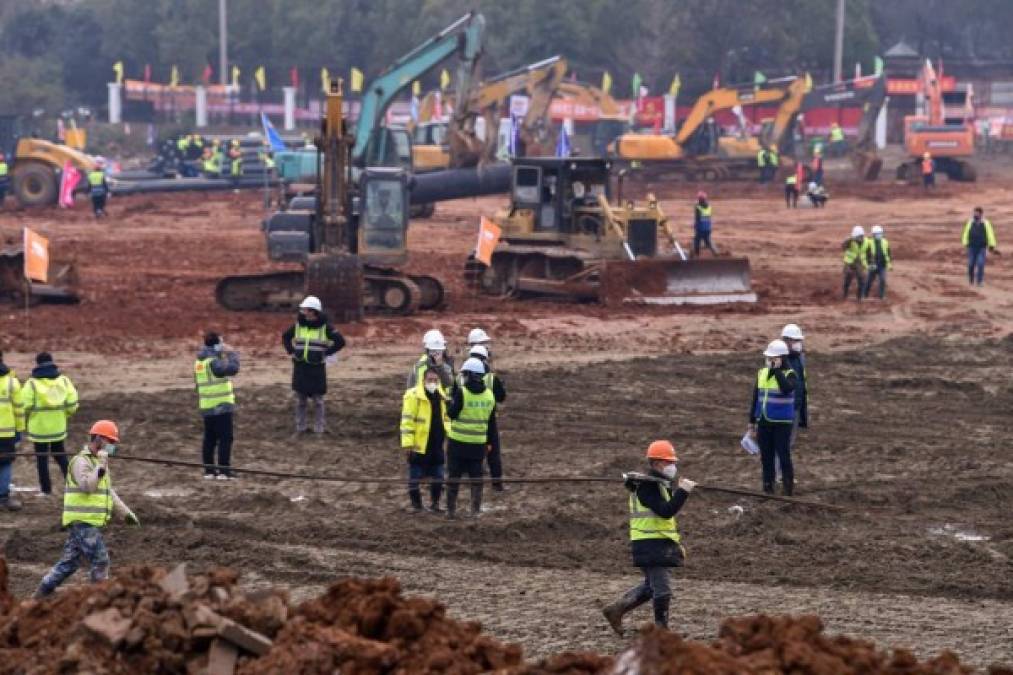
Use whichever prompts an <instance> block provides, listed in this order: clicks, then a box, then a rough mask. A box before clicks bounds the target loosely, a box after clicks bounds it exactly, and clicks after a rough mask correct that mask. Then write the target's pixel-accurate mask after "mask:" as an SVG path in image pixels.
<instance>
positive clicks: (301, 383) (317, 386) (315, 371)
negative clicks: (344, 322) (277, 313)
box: [281, 314, 345, 396]
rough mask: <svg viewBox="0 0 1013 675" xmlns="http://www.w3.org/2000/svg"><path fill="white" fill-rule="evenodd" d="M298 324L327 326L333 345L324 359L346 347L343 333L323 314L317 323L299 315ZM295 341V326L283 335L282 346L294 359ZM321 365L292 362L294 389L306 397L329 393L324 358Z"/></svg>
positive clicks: (298, 361)
mask: <svg viewBox="0 0 1013 675" xmlns="http://www.w3.org/2000/svg"><path fill="white" fill-rule="evenodd" d="M297 323H298V325H300V326H308V327H310V328H320V327H321V326H326V327H327V329H326V331H325V332H326V334H327V339H328V340H330V341H331V343H332V344H331V345H330V346H329V347H328V348H327V350H326V352H325V354H324V357H326V356H330V355H331V354H336V353H337V352H339V351H341V350H342V349H343V348H344V347H345V338H344V337H342V335H341V333H339V332H338V331H336V330H334V326H332V325H331V324H330V322H329V321H328V320H327V315H326V314H321V315H320V316H319V317H317V319H316V320H315V321H310V320H308V319H307V318H306V317H304V316H303V315H302V314H300V315H299V317H298V319H297ZM294 339H295V325H292V326H290V327H289V329H288V330H286V331H285V332H284V333H282V335H281V344H282V345H283V346H284V347H285V351H286V352H288V353H289V354H290V355H292V356H293V357H294V356H295V347H293V346H292V340H294ZM324 357H321V360H320V362H319V363H306V362H305V361H301V360H295V359H293V361H292V389H293V390H294V391H296V392H298V393H300V394H303V395H304V396H321V395H323V394H326V393H327V368H326V366H325V364H324V362H323V358H324Z"/></svg>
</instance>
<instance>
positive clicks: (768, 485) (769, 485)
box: [763, 483, 774, 495]
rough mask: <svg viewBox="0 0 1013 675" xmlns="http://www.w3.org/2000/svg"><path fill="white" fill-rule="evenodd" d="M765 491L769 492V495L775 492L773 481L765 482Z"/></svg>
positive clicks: (765, 492)
mask: <svg viewBox="0 0 1013 675" xmlns="http://www.w3.org/2000/svg"><path fill="white" fill-rule="evenodd" d="M763 493H764V494H768V495H772V494H774V484H773V483H764V484H763Z"/></svg>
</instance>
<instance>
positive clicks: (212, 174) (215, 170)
mask: <svg viewBox="0 0 1013 675" xmlns="http://www.w3.org/2000/svg"><path fill="white" fill-rule="evenodd" d="M201 171H203V172H204V175H205V176H206V177H208V178H218V177H219V176H221V174H222V165H221V156H220V155H219V154H218V153H216V152H215V151H214V150H212V149H211V148H204V154H203V156H202V157H201Z"/></svg>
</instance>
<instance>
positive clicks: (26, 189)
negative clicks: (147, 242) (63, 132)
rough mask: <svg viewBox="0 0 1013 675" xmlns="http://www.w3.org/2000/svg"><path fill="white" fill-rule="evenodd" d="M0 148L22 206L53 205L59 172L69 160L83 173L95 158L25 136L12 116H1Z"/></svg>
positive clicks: (14, 190) (75, 150) (86, 171)
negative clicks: (5, 157)
mask: <svg viewBox="0 0 1013 675" xmlns="http://www.w3.org/2000/svg"><path fill="white" fill-rule="evenodd" d="M0 150H3V152H4V154H5V155H6V156H7V163H8V164H9V165H10V167H11V183H12V188H13V195H14V197H15V198H16V199H17V200H18V203H19V204H20V205H21V206H46V205H49V204H55V203H56V198H57V196H58V193H59V190H60V178H59V176H60V172H61V171H62V170H63V167H64V166H65V165H66V164H67V163H68V162H69V163H70V165H71V166H73V167H74V168H76V169H77V170H78V171H80V172H81V173H82V174H87V173H88V172H89V171H92V170H94V169H95V160H93V159H92V158H91V157H89V156H88V155H86V154H85V153H83V152H81V151H80V150H77V149H75V148H73V147H70V146H69V145H60V144H58V143H52V142H50V141H46V140H43V139H41V138H32V137H30V136H25V135H24V134H23V133H22V129H21V120H20V118H18V117H15V116H10V115H6V116H2V117H0Z"/></svg>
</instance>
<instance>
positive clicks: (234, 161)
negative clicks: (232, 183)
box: [229, 138, 243, 180]
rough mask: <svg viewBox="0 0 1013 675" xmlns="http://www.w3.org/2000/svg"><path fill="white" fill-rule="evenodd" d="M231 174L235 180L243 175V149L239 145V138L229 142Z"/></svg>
mask: <svg viewBox="0 0 1013 675" xmlns="http://www.w3.org/2000/svg"><path fill="white" fill-rule="evenodd" d="M229 175H230V176H231V177H232V179H233V180H238V179H239V178H240V177H241V176H242V175H243V150H242V148H240V147H239V139H238V138H233V139H232V142H231V143H230V144H229Z"/></svg>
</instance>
